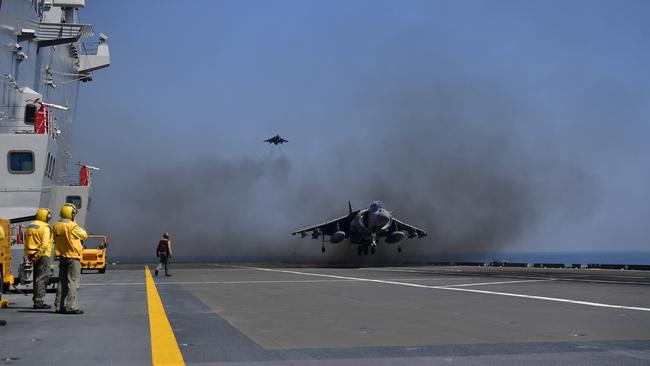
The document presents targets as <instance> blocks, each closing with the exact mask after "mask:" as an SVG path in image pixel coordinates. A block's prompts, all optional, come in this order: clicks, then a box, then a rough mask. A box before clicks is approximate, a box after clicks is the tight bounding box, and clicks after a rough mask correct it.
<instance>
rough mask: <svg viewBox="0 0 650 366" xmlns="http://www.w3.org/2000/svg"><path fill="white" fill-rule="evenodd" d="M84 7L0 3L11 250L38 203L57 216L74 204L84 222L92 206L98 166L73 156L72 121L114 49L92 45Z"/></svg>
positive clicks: (0, 200)
mask: <svg viewBox="0 0 650 366" xmlns="http://www.w3.org/2000/svg"><path fill="white" fill-rule="evenodd" d="M85 5H86V4H85V0H4V1H1V2H0V85H1V86H2V89H1V90H0V218H6V219H11V220H12V222H13V225H12V229H11V240H12V243H13V244H14V250H17V249H22V245H20V244H21V241H22V236H23V228H22V225H24V224H25V221H26V220H28V217H29V216H32V215H34V213H35V212H36V209H37V208H38V207H49V208H50V209H51V211H52V214H53V220H54V221H56V220H58V213H59V209H60V207H61V206H62V205H63V204H64V203H65V202H71V203H74V204H75V205H76V206H77V208H78V210H79V214H78V215H77V218H76V220H77V221H78V222H79V224H80V225H82V226H83V225H84V223H85V219H86V215H87V212H88V208H89V206H90V190H91V174H90V173H91V170H92V169H93V167H91V166H88V165H85V164H84V163H79V161H81V160H82V159H74V158H73V157H72V155H71V152H70V146H71V143H72V126H73V124H74V123H77V121H75V111H76V109H77V100H78V93H79V89H80V85H81V84H82V83H84V82H87V81H90V80H92V78H93V74H92V73H93V72H94V71H96V70H98V69H101V68H105V67H108V66H109V65H110V54H109V48H108V44H107V39H108V37H107V36H106V35H104V34H100V35H99V39H98V41H95V42H92V41H91V40H92V37H93V34H94V32H93V27H92V25H90V24H84V23H81V22H80V20H79V10H80V9H83V8H84V7H85ZM71 171H74V172H75V173H74V175H71V174H70V172H71ZM14 262H16V261H14Z"/></svg>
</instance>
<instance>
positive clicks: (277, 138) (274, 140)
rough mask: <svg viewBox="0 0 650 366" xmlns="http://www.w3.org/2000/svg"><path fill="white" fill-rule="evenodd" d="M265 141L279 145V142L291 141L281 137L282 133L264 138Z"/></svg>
mask: <svg viewBox="0 0 650 366" xmlns="http://www.w3.org/2000/svg"><path fill="white" fill-rule="evenodd" d="M264 142H268V143H269V144H274V145H279V144H284V143H285V142H289V140H285V139H283V138H282V137H280V135H275V136H273V137H271V138H270V139H266V140H264Z"/></svg>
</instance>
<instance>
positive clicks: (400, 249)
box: [397, 245, 402, 253]
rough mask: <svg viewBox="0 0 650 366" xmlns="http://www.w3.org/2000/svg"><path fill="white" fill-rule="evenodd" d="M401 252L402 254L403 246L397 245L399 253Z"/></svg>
mask: <svg viewBox="0 0 650 366" xmlns="http://www.w3.org/2000/svg"><path fill="white" fill-rule="evenodd" d="M401 252H402V246H401V245H397V253H401Z"/></svg>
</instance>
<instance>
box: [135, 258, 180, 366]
mask: <svg viewBox="0 0 650 366" xmlns="http://www.w3.org/2000/svg"><path fill="white" fill-rule="evenodd" d="M144 273H145V277H146V282H147V306H148V308H149V333H150V334H151V363H152V364H153V365H154V366H157V365H185V361H184V360H183V355H182V354H181V350H180V349H179V348H178V343H177V342H176V336H174V332H173V331H172V326H171V324H169V320H168V319H167V314H165V308H164V307H163V304H162V301H161V300H160V295H158V290H157V289H156V284H155V283H154V282H153V277H151V272H150V271H149V266H145V267H144Z"/></svg>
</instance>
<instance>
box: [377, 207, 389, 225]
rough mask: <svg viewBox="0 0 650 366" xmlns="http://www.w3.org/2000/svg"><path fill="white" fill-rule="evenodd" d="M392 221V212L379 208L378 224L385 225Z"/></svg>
mask: <svg viewBox="0 0 650 366" xmlns="http://www.w3.org/2000/svg"><path fill="white" fill-rule="evenodd" d="M389 222H390V212H388V211H386V210H379V211H378V212H377V226H380V227H383V226H386V225H388V223H389Z"/></svg>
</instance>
